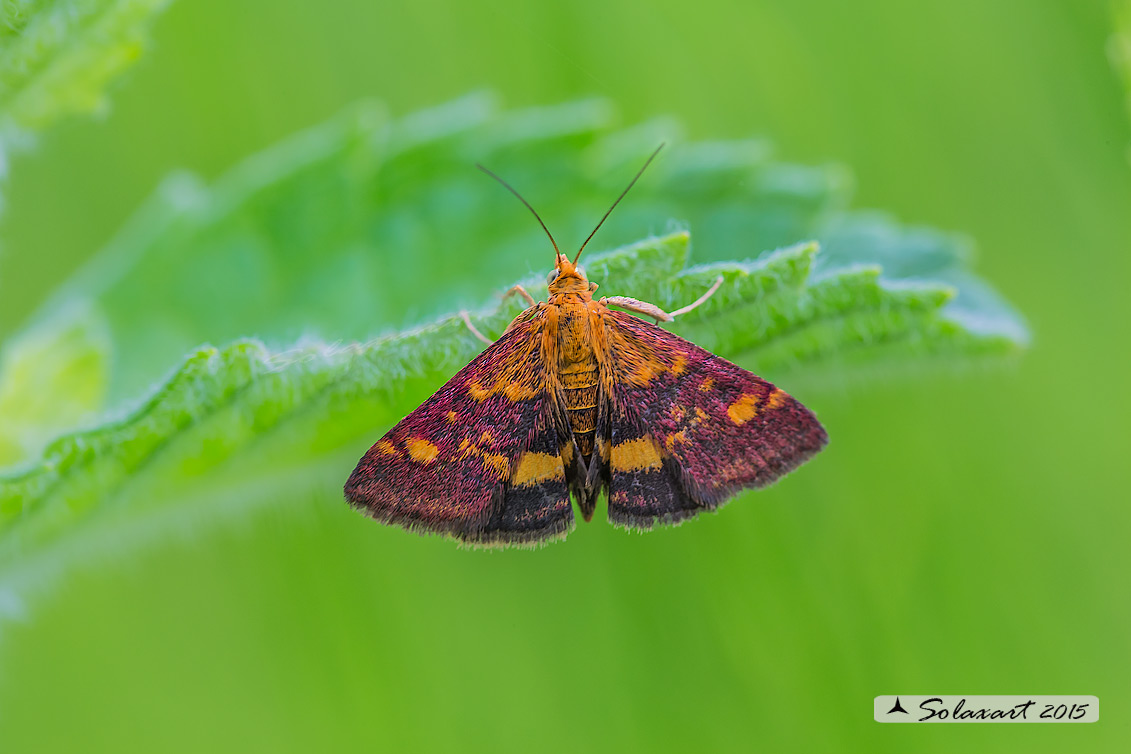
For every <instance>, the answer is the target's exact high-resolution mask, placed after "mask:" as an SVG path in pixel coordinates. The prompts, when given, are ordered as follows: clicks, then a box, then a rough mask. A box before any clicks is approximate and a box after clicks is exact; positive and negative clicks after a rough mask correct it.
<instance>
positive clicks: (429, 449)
mask: <svg viewBox="0 0 1131 754" xmlns="http://www.w3.org/2000/svg"><path fill="white" fill-rule="evenodd" d="M405 447H406V448H408V454H409V455H410V456H411V457H412V460H414V461H417V462H419V463H432V462H433V461H435V460H436V456H438V455H439V454H440V449H439V448H437V447H436V446H435V445H433V444H432V443H431V442H429V441H428V440H425V439H424V438H423V437H410V438H409V439H408V440H407V441H406V442H405Z"/></svg>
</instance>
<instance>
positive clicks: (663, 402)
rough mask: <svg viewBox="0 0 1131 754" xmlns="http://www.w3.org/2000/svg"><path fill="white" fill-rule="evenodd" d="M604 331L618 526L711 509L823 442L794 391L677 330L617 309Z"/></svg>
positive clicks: (612, 496) (613, 511)
mask: <svg viewBox="0 0 1131 754" xmlns="http://www.w3.org/2000/svg"><path fill="white" fill-rule="evenodd" d="M605 337H606V339H607V342H608V349H609V361H608V363H609V364H610V368H611V369H612V370H613V380H612V382H613V386H614V387H613V409H612V411H613V414H612V417H611V425H612V426H611V435H610V446H611V447H610V449H609V455H610V460H609V520H610V521H612V522H613V523H614V524H617V525H619V526H626V527H632V528H645V529H646V528H651V527H653V526H655V525H656V524H675V523H679V522H681V521H683V520H684V519H687V518H690V517H691V516H694V515H696V514H697V513H699V512H701V511H704V510H714V509H716V508H718V507H719V506H720V505H721V504H722V503H724V502H725V501H726V500H727V499H729V498H730V497H732V496H733V495H735V494H736V493H737V492H739V491H740V490H742V489H744V488H748V487H763V486H765V485H767V484H770V483H771V482H773V481H775V480H776V479H778V478H779V477H781V476H782V475H784V474H786V473H788V472H790V471H792V470H793V469H795V468H797V467H798V466H800V465H801V464H802V463H804V462H805V461H806V460H808V459H809V458H811V457H812V456H813V455H814V454H815V453H817V452H818V451H819V450H821V448H823V447H824V446H825V444H826V443H827V442H828V435H827V434H826V433H825V429H824V427H822V426H821V423H820V422H819V421H817V418H816V417H815V416H814V415H813V413H812V412H811V411H809V409H807V408H805V406H803V405H801V403H800V402H798V401H797V400H796V399H795V398H793V397H792V396H790V395H788V394H787V393H785V392H784V391H782V390H779V389H778V388H776V387H774V385H772V384H770V383H769V382H767V381H766V380H763V379H762V378H760V377H758V376H756V375H754V374H751V373H750V372H747V371H746V370H745V369H742V368H741V367H738V366H736V365H734V364H732V363H731V362H729V361H727V360H726V359H723V358H721V357H719V356H715V355H714V354H712V353H710V352H709V351H705V350H704V349H702V348H699V347H698V346H696V345H695V344H693V343H690V342H688V341H686V340H684V339H683V338H680V337H678V336H676V335H673V334H671V333H669V332H667V331H665V330H662V329H661V328H659V327H656V326H655V325H652V324H650V323H648V322H645V321H643V320H641V319H638V318H636V317H634V316H632V315H631V314H627V313H624V312H618V311H612V312H610V314H609V316H608V317H606V318H605Z"/></svg>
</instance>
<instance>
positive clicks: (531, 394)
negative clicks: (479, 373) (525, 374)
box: [503, 382, 538, 402]
mask: <svg viewBox="0 0 1131 754" xmlns="http://www.w3.org/2000/svg"><path fill="white" fill-rule="evenodd" d="M503 395H505V396H506V397H507V400H510V401H513V402H517V401H525V400H529V399H531V398H535V397H537V395H538V393H536V392H535V391H533V390H531V389H530V388H528V387H526V386H524V385H520V384H518V383H517V382H508V383H507V386H506V387H505V388H503Z"/></svg>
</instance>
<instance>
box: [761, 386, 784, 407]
mask: <svg viewBox="0 0 1131 754" xmlns="http://www.w3.org/2000/svg"><path fill="white" fill-rule="evenodd" d="M787 400H789V393H787V392H785V391H784V390H778V389H777V388H774V392H772V393H770V399H769V400H768V401H766V408H781V407H782V406H784V405H785V402H786V401H787Z"/></svg>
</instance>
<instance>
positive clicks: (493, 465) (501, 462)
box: [483, 453, 511, 479]
mask: <svg viewBox="0 0 1131 754" xmlns="http://www.w3.org/2000/svg"><path fill="white" fill-rule="evenodd" d="M483 465H484V466H485V467H486V468H488V469H494V470H495V471H496V472H497V473H498V475H499V476H500V477H502V478H504V479H505V478H506V476H507V472H508V471H510V469H511V465H510V462H509V461H508V460H507V457H506V456H498V455H493V454H491V453H484V454H483Z"/></svg>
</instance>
